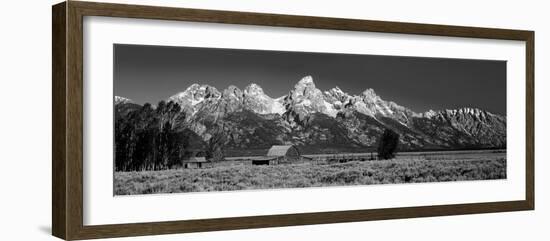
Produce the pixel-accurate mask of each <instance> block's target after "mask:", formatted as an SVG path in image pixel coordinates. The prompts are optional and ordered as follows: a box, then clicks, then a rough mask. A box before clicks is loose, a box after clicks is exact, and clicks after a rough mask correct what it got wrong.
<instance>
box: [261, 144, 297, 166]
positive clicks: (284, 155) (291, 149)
mask: <svg viewBox="0 0 550 241" xmlns="http://www.w3.org/2000/svg"><path fill="white" fill-rule="evenodd" d="M301 158H302V157H301V155H300V151H299V150H298V148H296V147H295V146H293V145H275V146H271V148H270V149H269V151H268V152H267V155H266V156H263V157H256V158H254V159H253V160H252V164H254V165H274V164H279V163H289V162H296V161H299V160H301Z"/></svg>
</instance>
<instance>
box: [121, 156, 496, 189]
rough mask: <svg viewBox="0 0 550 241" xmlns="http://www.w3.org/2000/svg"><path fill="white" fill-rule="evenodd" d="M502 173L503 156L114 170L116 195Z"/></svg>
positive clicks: (462, 177)
mask: <svg viewBox="0 0 550 241" xmlns="http://www.w3.org/2000/svg"><path fill="white" fill-rule="evenodd" d="M504 178H506V159H505V158H496V159H480V160H389V161H372V162H368V161H367V162H349V163H340V164H315V163H301V164H294V165H276V166H252V165H241V166H219V167H213V168H208V169H178V170H165V171H145V172H116V173H115V194H116V195H131V194H149V193H179V192H209V191H230V190H250V189H270V188H302V187H325V186H345V185H370V184H387V183H419V182H445V181H464V180H489V179H504Z"/></svg>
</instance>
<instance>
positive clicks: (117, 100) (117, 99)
mask: <svg viewBox="0 0 550 241" xmlns="http://www.w3.org/2000/svg"><path fill="white" fill-rule="evenodd" d="M128 103H134V101H132V100H131V99H128V98H124V97H121V96H115V105H118V104H128Z"/></svg>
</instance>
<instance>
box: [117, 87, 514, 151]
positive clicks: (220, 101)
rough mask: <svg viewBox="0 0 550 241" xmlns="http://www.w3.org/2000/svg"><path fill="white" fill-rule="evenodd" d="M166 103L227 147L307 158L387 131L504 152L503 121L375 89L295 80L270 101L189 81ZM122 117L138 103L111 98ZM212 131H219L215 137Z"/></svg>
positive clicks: (409, 143)
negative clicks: (293, 151)
mask: <svg viewBox="0 0 550 241" xmlns="http://www.w3.org/2000/svg"><path fill="white" fill-rule="evenodd" d="M165 101H167V102H169V101H173V102H175V103H178V104H179V105H180V106H181V109H182V111H183V112H185V116H186V118H185V121H182V123H179V125H180V127H181V128H186V129H189V130H191V131H193V132H194V133H196V134H197V135H198V136H200V137H202V138H203V140H204V141H205V142H206V141H208V140H209V139H210V138H211V137H212V136H213V135H216V134H217V135H220V134H221V135H223V136H224V137H225V138H224V145H225V148H226V149H227V151H228V152H231V150H233V151H235V150H245V151H246V152H250V153H253V152H254V150H260V149H262V150H263V149H265V148H269V147H270V146H271V145H274V144H294V145H298V146H301V148H302V149H303V150H304V151H305V152H306V153H321V152H325V153H330V152H341V151H350V152H356V151H368V150H372V149H373V148H375V147H376V141H377V139H378V137H379V136H380V134H381V133H382V132H383V131H384V129H386V128H390V129H392V130H394V131H396V132H397V133H399V134H400V136H401V138H400V146H399V148H400V149H401V150H427V149H430V150H433V149H464V148H502V147H505V146H506V117H504V116H500V115H496V114H492V113H489V112H487V111H484V110H480V109H476V108H462V109H455V110H441V111H432V110H430V111H428V112H425V113H415V112H413V111H412V110H410V109H408V108H406V107H403V106H401V105H398V104H396V103H394V102H392V101H386V100H383V99H382V98H381V97H380V96H378V95H377V94H376V93H375V91H374V90H372V89H367V90H365V91H363V92H362V93H360V94H358V95H350V94H348V93H345V92H344V91H342V90H341V89H340V88H338V87H334V88H332V89H330V90H327V91H324V92H323V91H321V90H319V89H318V88H317V87H316V86H315V83H314V81H313V78H312V77H311V76H306V77H304V78H302V79H301V80H299V81H298V82H297V84H296V85H295V86H294V88H293V89H291V90H290V91H289V92H288V94H287V95H284V96H281V97H278V98H272V97H270V96H268V95H267V94H265V92H264V91H263V89H262V88H261V87H260V86H259V85H257V84H250V85H248V86H246V88H245V89H244V90H241V89H239V88H237V87H236V86H229V87H228V88H227V89H225V90H223V91H221V92H220V91H218V90H217V89H216V88H215V87H212V86H208V85H198V84H193V85H191V86H189V87H188V88H187V89H186V90H184V91H183V92H181V93H178V94H175V95H173V96H171V97H169V98H167V99H166V100H165ZM115 106H116V108H115V109H116V111H117V113H118V112H119V111H120V113H118V114H120V115H123V114H125V113H127V112H128V111H131V110H134V109H136V104H134V103H133V102H132V101H130V100H128V99H126V98H123V97H118V96H117V97H115ZM214 132H216V133H214Z"/></svg>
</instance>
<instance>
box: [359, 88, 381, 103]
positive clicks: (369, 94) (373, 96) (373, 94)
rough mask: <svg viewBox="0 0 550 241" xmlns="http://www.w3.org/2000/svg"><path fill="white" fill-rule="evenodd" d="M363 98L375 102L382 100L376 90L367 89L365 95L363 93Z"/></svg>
mask: <svg viewBox="0 0 550 241" xmlns="http://www.w3.org/2000/svg"><path fill="white" fill-rule="evenodd" d="M361 96H363V97H364V99H369V100H373V101H376V100H381V98H380V96H378V95H377V94H376V92H374V90H373V89H371V88H369V89H366V90H365V91H363V93H361Z"/></svg>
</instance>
